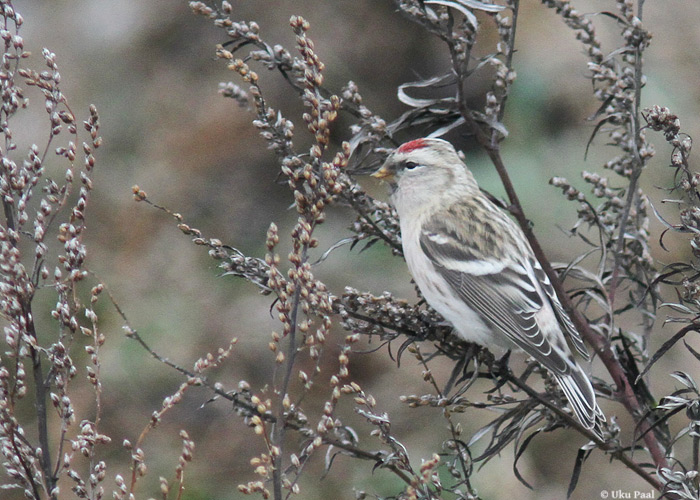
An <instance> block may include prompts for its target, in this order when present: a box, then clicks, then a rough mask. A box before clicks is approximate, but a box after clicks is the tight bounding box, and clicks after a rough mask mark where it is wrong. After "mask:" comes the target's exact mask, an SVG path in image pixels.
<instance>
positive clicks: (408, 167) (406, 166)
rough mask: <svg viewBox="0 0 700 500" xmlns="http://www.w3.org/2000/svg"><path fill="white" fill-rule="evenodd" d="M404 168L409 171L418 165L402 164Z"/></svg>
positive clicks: (411, 162)
mask: <svg viewBox="0 0 700 500" xmlns="http://www.w3.org/2000/svg"><path fill="white" fill-rule="evenodd" d="M403 166H404V168H406V169H408V170H411V169H414V168H416V167H417V166H418V164H417V163H416V162H415V161H407V162H406V163H404V164H403Z"/></svg>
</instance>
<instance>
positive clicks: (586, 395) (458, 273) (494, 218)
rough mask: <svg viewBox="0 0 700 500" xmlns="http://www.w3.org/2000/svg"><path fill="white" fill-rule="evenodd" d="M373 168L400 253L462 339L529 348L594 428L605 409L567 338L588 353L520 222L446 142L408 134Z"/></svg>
mask: <svg viewBox="0 0 700 500" xmlns="http://www.w3.org/2000/svg"><path fill="white" fill-rule="evenodd" d="M372 175H373V176H374V177H377V178H380V179H383V180H385V181H388V182H389V185H390V187H391V191H392V192H391V200H392V203H393V205H394V206H395V208H396V211H397V212H398V214H399V219H400V226H401V240H402V245H403V253H404V257H405V259H406V263H407V264H408V269H409V271H410V272H411V275H412V276H413V279H414V280H415V282H416V284H417V285H418V287H419V288H420V291H421V293H422V294H423V296H424V297H425V300H426V301H427V302H428V304H430V305H431V306H432V307H433V308H434V309H435V310H436V311H438V312H439V313H440V314H441V315H442V316H443V317H444V318H445V319H446V320H447V321H449V322H450V323H451V324H452V326H453V327H454V329H455V331H456V333H457V335H459V336H460V337H461V338H463V339H464V340H466V341H468V342H475V343H477V344H481V345H483V346H486V347H488V348H493V347H494V346H497V347H500V348H502V349H508V350H510V349H513V348H516V349H521V350H523V351H525V352H526V353H527V354H529V355H530V356H532V357H533V358H535V359H536V360H537V361H538V362H539V363H540V364H542V365H543V366H544V367H545V368H547V369H548V370H549V371H550V372H551V374H552V375H553V376H554V378H555V379H556V380H557V382H558V383H559V385H560V386H561V388H562V390H563V391H564V394H565V395H566V397H567V399H568V400H569V402H570V403H571V406H572V407H573V410H574V413H575V414H576V416H577V417H578V419H579V420H580V421H581V423H582V424H583V426H584V427H586V428H587V429H591V430H593V431H594V432H595V433H596V434H598V435H599V436H600V435H601V431H600V426H599V425H598V424H599V423H600V422H604V421H605V416H604V415H603V412H602V411H601V410H600V408H599V407H598V405H597V403H596V400H595V393H594V392H593V387H592V385H591V382H590V381H589V379H588V377H587V376H586V374H585V373H584V371H583V370H582V369H581V367H580V366H579V365H578V364H577V363H576V361H575V360H574V357H573V355H572V352H571V349H570V348H569V344H568V342H570V343H571V344H572V345H573V346H574V348H575V349H576V351H578V352H579V353H580V354H581V355H582V356H583V357H584V358H586V359H589V354H588V351H587V349H586V347H585V345H584V344H583V340H582V338H581V335H580V334H579V332H578V331H577V330H576V328H575V327H574V325H573V323H572V322H571V319H570V318H569V317H568V316H567V314H566V312H565V311H564V308H563V307H562V305H561V303H560V302H559V299H558V298H557V295H556V293H555V292H554V289H553V288H552V284H551V282H550V281H549V278H548V277H547V275H546V274H545V272H544V271H543V270H542V267H541V265H540V263H539V262H538V260H537V258H536V257H535V255H534V253H533V251H532V248H531V247H530V245H529V243H528V241H527V239H526V238H525V235H524V233H523V232H522V230H521V229H520V227H519V226H518V225H517V224H516V223H515V222H514V221H513V219H511V218H510V217H509V216H508V215H507V214H506V212H505V211H504V210H502V209H500V208H499V207H498V206H496V205H495V204H494V203H493V202H492V201H491V200H489V199H488V198H487V197H486V196H485V195H484V194H483V193H482V192H481V191H480V190H479V186H478V185H477V183H476V180H475V179H474V176H473V175H472V173H471V172H470V171H469V169H468V168H467V166H466V165H465V164H464V162H463V161H462V160H461V159H460V157H459V156H458V155H457V152H456V151H455V149H454V147H453V146H452V145H451V144H450V143H449V142H447V141H444V140H442V139H434V138H426V139H416V140H413V141H410V142H407V143H405V144H403V145H401V146H400V147H399V148H397V149H396V150H395V151H394V152H393V153H391V154H390V155H389V157H388V158H387V160H386V162H385V163H384V164H383V166H382V167H381V168H380V169H379V170H378V171H376V172H375V173H374V174H372ZM567 340H568V342H567Z"/></svg>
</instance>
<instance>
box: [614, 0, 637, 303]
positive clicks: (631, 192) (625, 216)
mask: <svg viewBox="0 0 700 500" xmlns="http://www.w3.org/2000/svg"><path fill="white" fill-rule="evenodd" d="M643 9H644V0H638V3H637V17H638V18H639V20H640V21H641V20H642V14H643ZM634 80H635V89H634V111H633V113H632V128H633V129H634V158H635V163H636V165H635V167H634V170H633V171H632V175H631V176H630V182H629V186H628V188H627V198H626V200H625V207H624V209H623V212H622V215H621V217H620V231H619V234H618V240H617V248H615V261H614V262H613V269H612V278H611V280H610V290H609V292H608V300H609V301H610V309H613V304H614V303H615V292H616V291H617V287H618V284H619V279H620V260H621V258H622V257H621V256H622V253H623V250H624V247H625V232H626V231H627V221H628V220H629V215H630V210H631V209H632V204H633V203H635V204H636V202H637V196H638V195H637V183H638V182H639V177H640V176H641V174H642V168H643V167H644V162H643V161H642V158H641V156H640V155H639V143H638V139H639V133H640V130H641V125H640V120H639V116H640V109H641V100H642V47H641V45H637V47H636V50H635V57H634Z"/></svg>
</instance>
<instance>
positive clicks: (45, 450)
mask: <svg viewBox="0 0 700 500" xmlns="http://www.w3.org/2000/svg"><path fill="white" fill-rule="evenodd" d="M3 206H4V211H5V217H6V218H5V220H6V222H7V228H8V229H9V230H11V231H13V232H14V231H15V222H14V216H13V212H12V207H11V206H10V205H9V203H7V202H4V203H3ZM15 244H16V242H15ZM22 309H23V311H24V317H25V319H26V322H27V332H28V333H29V335H30V336H31V338H32V339H34V341H35V342H36V343H37V344H38V342H37V334H36V330H35V327H34V321H33V319H32V318H33V317H34V316H33V315H32V304H31V302H26V303H25V304H23V306H22ZM29 349H30V353H31V357H32V375H33V378H34V405H35V407H36V415H37V431H38V434H39V446H40V447H41V469H42V471H43V473H44V480H45V487H46V489H47V491H49V492H52V491H53V489H54V487H55V484H56V478H55V476H54V473H53V470H52V468H51V451H50V450H51V449H50V447H49V430H48V415H47V413H46V411H47V410H46V384H45V381H44V371H43V368H42V366H41V356H40V354H39V351H38V349H37V348H36V347H35V346H33V345H30V346H29ZM17 456H18V457H19V456H22V455H21V453H18V454H17ZM27 477H32V474H28V476H27ZM32 487H33V488H34V489H35V493H36V485H35V481H32ZM37 498H39V497H38V496H37ZM51 498H56V497H55V495H53V494H51Z"/></svg>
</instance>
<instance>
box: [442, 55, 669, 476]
mask: <svg viewBox="0 0 700 500" xmlns="http://www.w3.org/2000/svg"><path fill="white" fill-rule="evenodd" d="M450 53H451V54H452V57H453V63H454V64H453V66H454V67H455V69H456V70H457V71H458V73H457V103H458V106H459V111H460V114H461V115H462V117H463V118H464V119H465V121H466V124H467V126H468V127H469V129H470V131H471V132H472V134H473V135H474V137H475V138H476V140H477V142H478V143H479V145H480V146H481V147H483V148H484V150H485V151H486V154H488V156H489V158H490V159H491V162H492V163H493V165H494V166H495V167H496V171H497V172H498V175H499V177H500V178H501V182H502V184H503V187H504V189H505V190H506V194H507V196H508V200H509V201H510V207H509V209H510V211H511V213H512V214H513V216H514V217H515V218H516V220H517V221H518V224H519V225H520V227H521V228H522V230H523V231H524V232H525V236H526V237H527V239H528V241H529V243H530V246H531V247H532V250H533V252H534V253H535V256H536V257H537V259H538V260H539V262H540V263H541V265H542V269H543V270H544V271H545V273H546V274H547V276H548V277H549V279H550V281H551V282H552V286H553V287H554V289H555V291H556V292H557V295H558V296H559V300H560V301H561V303H562V305H563V306H564V308H565V309H566V311H567V312H568V313H569V315H570V316H571V319H572V320H573V322H574V324H575V325H576V327H577V329H578V330H579V332H581V335H583V338H584V339H585V340H586V341H587V342H588V344H589V345H591V346H592V347H593V349H594V350H595V352H596V353H597V354H598V356H600V359H601V360H602V361H603V363H604V364H605V367H606V369H607V370H608V372H609V373H610V375H611V376H612V378H613V381H614V382H615V384H616V386H617V388H618V393H617V396H618V399H619V400H620V402H621V403H622V404H623V405H624V406H625V408H626V409H627V411H628V412H629V413H630V414H631V415H632V417H633V418H634V421H635V422H639V419H640V416H641V415H642V414H643V413H644V411H643V410H642V408H641V407H640V405H639V401H638V400H637V397H636V395H635V394H634V391H633V390H632V387H631V384H630V382H629V380H628V379H627V375H626V373H625V371H624V368H623V367H622V365H620V363H619V361H618V360H617V357H616V356H615V353H614V352H613V350H612V349H611V346H610V344H609V342H608V341H607V340H606V339H604V338H602V337H601V336H600V335H598V334H596V333H595V332H593V330H591V328H590V327H589V325H588V322H587V321H586V320H585V318H584V317H583V315H581V313H579V312H578V310H577V309H576V308H575V307H574V305H573V303H572V302H571V300H570V299H569V297H568V295H567V294H566V291H565V290H564V287H563V286H562V284H561V282H560V281H559V278H558V276H557V274H556V273H555V272H554V270H553V269H552V266H551V264H550V262H549V260H548V259H547V256H546V255H545V253H544V251H543V250H542V247H541V246H540V244H539V241H538V240H537V238H536V236H535V234H534V232H533V231H532V228H531V226H530V224H529V221H528V220H527V218H526V217H525V213H524V211H523V208H522V205H521V203H520V199H519V198H518V195H517V193H516V191H515V188H514V187H513V183H512V181H511V180H510V176H509V175H508V171H507V169H506V166H505V164H504V163H503V159H502V157H501V153H500V147H499V145H498V143H497V142H492V140H491V138H490V137H489V136H488V135H487V134H486V132H484V130H483V129H482V128H481V126H480V125H479V124H478V123H477V122H476V120H475V119H474V117H473V116H472V113H471V110H470V109H469V107H468V105H467V102H466V99H465V95H466V93H465V91H464V89H465V85H466V78H465V76H464V74H463V73H462V72H461V71H460V67H459V64H458V63H457V60H456V52H455V50H454V46H453V45H452V44H450ZM630 203H631V201H630ZM639 425H640V430H641V432H644V433H645V434H644V442H645V443H646V445H647V447H648V449H649V453H650V454H651V456H652V459H653V460H654V464H655V465H656V466H657V467H667V466H668V464H667V461H666V454H665V451H664V449H663V447H662V446H661V444H660V443H659V442H658V440H657V439H656V436H655V435H654V433H653V432H647V431H648V430H649V424H648V423H647V422H639Z"/></svg>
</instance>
